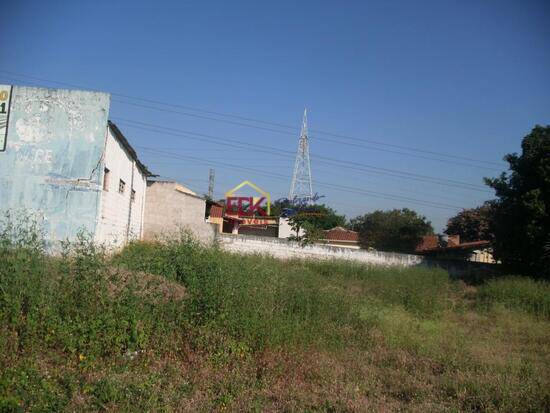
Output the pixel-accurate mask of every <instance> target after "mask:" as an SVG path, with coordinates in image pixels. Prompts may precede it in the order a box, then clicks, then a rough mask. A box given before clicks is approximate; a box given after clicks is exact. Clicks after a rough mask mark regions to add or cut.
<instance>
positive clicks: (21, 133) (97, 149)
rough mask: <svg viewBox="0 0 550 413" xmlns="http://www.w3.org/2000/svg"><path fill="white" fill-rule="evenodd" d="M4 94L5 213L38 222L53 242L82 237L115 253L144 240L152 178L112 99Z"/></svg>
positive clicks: (84, 94) (0, 202)
mask: <svg viewBox="0 0 550 413" xmlns="http://www.w3.org/2000/svg"><path fill="white" fill-rule="evenodd" d="M0 90H1V91H2V92H5V93H2V94H1V95H2V96H1V97H2V98H3V97H4V95H7V96H6V98H7V99H6V100H5V102H3V103H6V105H5V106H4V107H5V108H6V112H7V113H6V115H7V116H5V117H3V118H2V119H0V121H1V122H0V135H1V136H0V138H1V139H0V141H1V143H2V145H0V214H2V213H3V212H6V211H9V212H10V213H13V214H17V213H19V212H21V213H24V214H28V215H32V216H33V217H34V218H35V219H36V220H37V221H38V223H39V224H40V225H41V227H42V229H43V231H44V234H45V237H46V240H47V241H50V242H52V243H56V242H58V241H61V240H67V239H68V240H74V239H75V238H76V237H77V235H78V233H79V232H84V233H87V234H90V235H91V236H92V237H93V239H94V240H96V241H98V242H101V243H105V244H108V245H114V246H118V245H122V244H124V243H125V242H127V241H128V240H129V239H133V238H140V237H141V235H142V233H143V216H144V204H145V194H146V189H145V188H146V178H147V176H148V175H150V173H149V171H148V170H147V168H146V167H145V166H144V165H143V164H142V163H141V162H140V161H139V159H138V157H137V155H136V153H135V151H134V150H133V149H132V147H131V146H130V144H129V143H128V140H127V139H126V138H125V137H124V135H123V134H122V133H121V132H120V130H119V129H118V128H117V127H116V125H114V124H113V123H112V122H109V121H108V116H109V105H110V96H109V94H107V93H101V92H90V91H82V90H64V89H46V88H36V87H21V86H11V85H0Z"/></svg>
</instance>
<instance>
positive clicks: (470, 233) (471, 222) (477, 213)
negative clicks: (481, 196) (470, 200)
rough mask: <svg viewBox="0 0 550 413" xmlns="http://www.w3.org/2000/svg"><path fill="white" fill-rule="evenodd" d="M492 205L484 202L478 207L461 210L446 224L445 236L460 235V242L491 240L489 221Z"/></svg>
mask: <svg viewBox="0 0 550 413" xmlns="http://www.w3.org/2000/svg"><path fill="white" fill-rule="evenodd" d="M491 213H492V204H491V203H490V202H486V203H485V204H483V205H482V206H480V207H477V208H469V209H463V210H462V211H460V212H459V213H458V214H457V215H455V216H454V217H452V218H450V219H449V221H448V222H447V228H446V229H445V234H448V235H460V242H470V241H479V240H491V239H493V236H492V234H491V232H490V229H489V226H490V220H491Z"/></svg>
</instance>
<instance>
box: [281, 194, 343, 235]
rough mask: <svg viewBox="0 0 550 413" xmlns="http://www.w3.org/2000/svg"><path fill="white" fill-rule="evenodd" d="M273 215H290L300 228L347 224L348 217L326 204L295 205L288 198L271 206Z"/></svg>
mask: <svg viewBox="0 0 550 413" xmlns="http://www.w3.org/2000/svg"><path fill="white" fill-rule="evenodd" d="M271 214H272V215H283V216H288V218H289V219H290V221H291V222H292V223H293V224H295V225H296V226H298V227H300V228H306V227H308V228H311V229H320V230H325V229H331V228H334V227H337V226H344V225H345V224H346V217H345V216H344V215H338V213H337V212H336V211H335V210H334V209H332V208H330V207H328V206H326V205H324V204H314V205H306V204H302V205H294V204H292V203H291V202H290V201H288V200H286V199H285V200H278V201H275V202H274V203H273V205H272V206H271Z"/></svg>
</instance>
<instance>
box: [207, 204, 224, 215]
mask: <svg viewBox="0 0 550 413" xmlns="http://www.w3.org/2000/svg"><path fill="white" fill-rule="evenodd" d="M210 216H211V217H212V218H221V217H222V216H223V208H222V207H221V206H219V205H212V208H210Z"/></svg>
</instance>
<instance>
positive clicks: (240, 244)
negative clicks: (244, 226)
mask: <svg viewBox="0 0 550 413" xmlns="http://www.w3.org/2000/svg"><path fill="white" fill-rule="evenodd" d="M217 240H218V242H219V244H220V246H221V248H223V249H224V250H226V251H229V252H235V253H239V254H258V253H259V254H267V255H271V256H273V257H275V258H282V259H290V258H303V259H324V260H331V259H343V260H352V261H358V262H363V263H367V264H375V265H396V266H403V267H410V266H415V265H419V264H422V263H423V262H424V257H422V256H419V255H409V254H399V253H393V252H382V251H365V250H352V249H349V248H340V247H333V246H328V245H308V246H305V247H302V246H300V244H298V243H297V242H292V241H287V240H285V239H280V238H270V237H258V236H249V235H247V236H242V235H232V234H218V236H217Z"/></svg>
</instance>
